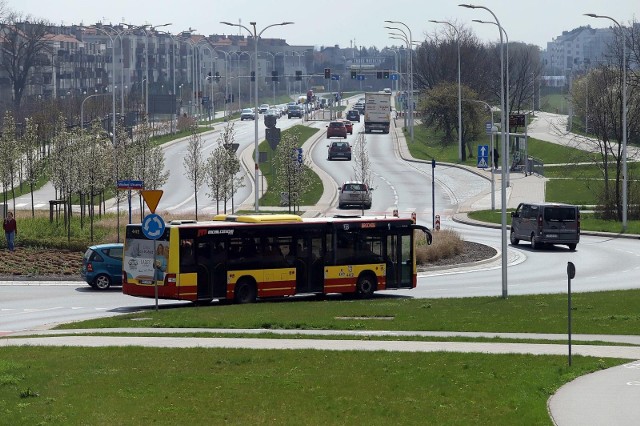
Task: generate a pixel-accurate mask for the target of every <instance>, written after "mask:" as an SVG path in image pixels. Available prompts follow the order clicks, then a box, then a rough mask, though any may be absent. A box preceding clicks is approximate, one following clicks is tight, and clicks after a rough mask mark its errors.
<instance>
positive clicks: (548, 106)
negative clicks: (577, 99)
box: [540, 93, 569, 114]
mask: <svg viewBox="0 0 640 426" xmlns="http://www.w3.org/2000/svg"><path fill="white" fill-rule="evenodd" d="M540 108H541V109H542V111H545V112H551V113H554V114H568V108H569V102H568V101H567V95H565V94H561V93H554V94H548V95H545V96H543V97H542V102H541V104H540Z"/></svg>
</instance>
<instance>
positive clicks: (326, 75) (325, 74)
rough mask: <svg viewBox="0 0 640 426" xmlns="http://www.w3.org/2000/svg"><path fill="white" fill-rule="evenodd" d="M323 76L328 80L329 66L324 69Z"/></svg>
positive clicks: (329, 74)
mask: <svg viewBox="0 0 640 426" xmlns="http://www.w3.org/2000/svg"><path fill="white" fill-rule="evenodd" d="M324 78H325V79H327V80H329V79H330V78H331V68H325V69H324Z"/></svg>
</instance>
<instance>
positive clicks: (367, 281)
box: [356, 274, 377, 299]
mask: <svg viewBox="0 0 640 426" xmlns="http://www.w3.org/2000/svg"><path fill="white" fill-rule="evenodd" d="M376 287H377V284H376V280H375V278H374V277H373V276H372V275H371V274H362V275H360V277H359V278H358V283H357V284H356V294H357V295H358V297H359V298H361V299H369V298H371V297H372V296H373V292H374V291H376Z"/></svg>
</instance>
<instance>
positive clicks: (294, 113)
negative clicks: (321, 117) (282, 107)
mask: <svg viewBox="0 0 640 426" xmlns="http://www.w3.org/2000/svg"><path fill="white" fill-rule="evenodd" d="M303 116H304V109H303V108H302V107H301V106H300V105H291V106H289V108H288V110H287V118H291V117H298V118H302V117H303Z"/></svg>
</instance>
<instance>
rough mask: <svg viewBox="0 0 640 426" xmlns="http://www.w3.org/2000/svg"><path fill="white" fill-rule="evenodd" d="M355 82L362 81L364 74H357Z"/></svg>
mask: <svg viewBox="0 0 640 426" xmlns="http://www.w3.org/2000/svg"><path fill="white" fill-rule="evenodd" d="M356 80H364V74H358V76H357V77H356Z"/></svg>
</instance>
